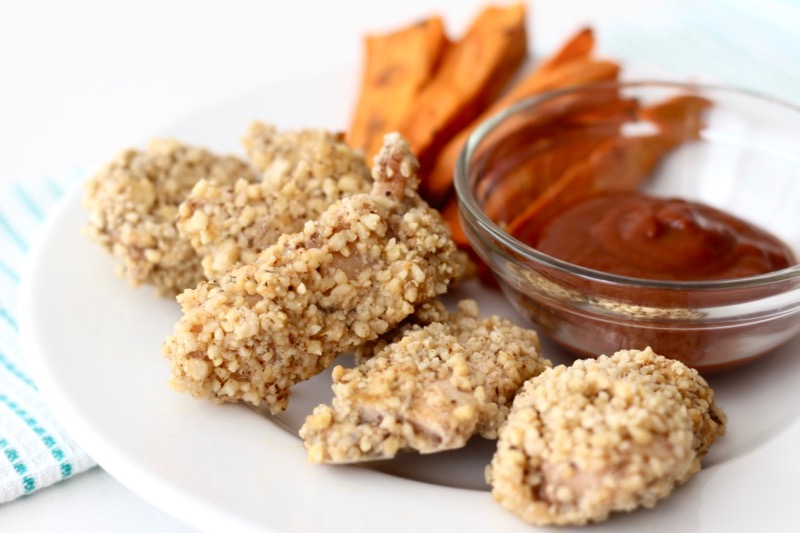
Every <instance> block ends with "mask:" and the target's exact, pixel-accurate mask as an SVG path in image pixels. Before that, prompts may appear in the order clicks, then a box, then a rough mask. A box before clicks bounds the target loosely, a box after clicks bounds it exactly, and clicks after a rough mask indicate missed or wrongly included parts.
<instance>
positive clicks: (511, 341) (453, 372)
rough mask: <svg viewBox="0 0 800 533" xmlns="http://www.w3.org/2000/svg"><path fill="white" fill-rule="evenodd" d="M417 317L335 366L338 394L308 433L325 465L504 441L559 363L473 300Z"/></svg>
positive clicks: (304, 432) (314, 417) (312, 456)
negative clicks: (502, 435)
mask: <svg viewBox="0 0 800 533" xmlns="http://www.w3.org/2000/svg"><path fill="white" fill-rule="evenodd" d="M421 315H422V317H421V321H424V322H428V321H429V320H432V321H430V322H429V323H428V324H427V325H425V326H424V327H423V326H420V325H418V324H411V323H407V324H406V325H405V326H404V327H403V328H401V330H402V331H401V332H400V333H398V334H397V335H395V336H393V337H395V338H394V339H393V340H391V342H389V343H386V344H384V345H383V348H382V349H380V350H378V351H377V353H376V354H375V355H374V357H372V358H370V359H368V360H367V361H366V362H365V363H364V364H362V365H360V366H358V367H356V368H353V369H350V370H345V369H344V368H342V367H341V366H338V367H336V368H335V369H334V370H333V381H334V384H333V391H334V396H335V397H334V400H333V404H332V405H331V406H328V405H320V406H318V407H317V408H316V409H314V412H313V413H312V414H311V415H310V416H309V417H308V418H307V419H306V422H305V424H304V425H303V427H302V428H301V430H300V436H301V437H302V438H303V440H304V441H305V446H306V449H307V450H308V458H309V461H311V462H317V463H350V462H356V461H369V460H375V459H389V458H392V457H394V456H395V455H396V454H397V453H398V452H399V451H404V450H417V451H419V452H421V453H433V452H440V451H445V450H452V449H455V448H460V447H462V446H464V445H465V444H466V443H467V441H468V440H469V439H470V437H472V436H473V435H475V434H480V435H482V436H484V437H486V438H496V436H497V429H498V427H499V426H500V424H501V423H502V422H503V421H504V420H505V418H506V415H507V413H508V408H509V406H510V404H511V401H512V399H513V397H514V395H515V394H516V392H517V390H518V389H519V388H520V386H521V385H522V383H524V382H525V380H527V379H528V378H530V377H532V376H535V375H537V374H539V373H540V372H542V371H543V370H544V369H545V368H547V367H549V366H550V362H549V361H547V360H544V359H541V358H540V357H539V339H538V337H537V335H536V333H535V332H534V331H532V330H529V329H525V328H522V327H519V326H516V325H514V324H513V323H512V322H510V321H508V320H504V319H500V318H498V317H491V318H483V319H481V318H478V305H477V303H475V302H474V301H473V300H464V301H462V302H461V303H460V305H459V310H458V312H456V313H448V312H447V311H446V310H445V309H444V307H443V306H441V304H439V305H436V306H427V307H425V308H423V313H421Z"/></svg>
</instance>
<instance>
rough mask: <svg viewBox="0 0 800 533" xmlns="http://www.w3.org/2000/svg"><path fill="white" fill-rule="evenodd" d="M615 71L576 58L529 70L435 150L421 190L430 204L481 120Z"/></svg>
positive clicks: (610, 65) (444, 189)
mask: <svg viewBox="0 0 800 533" xmlns="http://www.w3.org/2000/svg"><path fill="white" fill-rule="evenodd" d="M618 74H619V65H617V64H616V63H614V62H611V61H599V60H591V59H586V58H580V59H577V60H575V61H570V62H568V63H565V64H563V65H561V66H559V67H557V68H553V69H550V70H546V71H544V72H542V71H540V70H538V69H537V70H535V71H533V72H532V73H531V74H530V75H528V77H527V78H525V79H523V80H522V81H520V82H519V83H518V84H517V85H515V86H514V87H513V88H512V89H511V91H510V92H509V93H508V94H507V95H505V96H504V97H503V98H501V99H500V100H498V101H497V102H496V103H495V104H493V105H492V106H490V107H489V108H488V109H486V110H485V111H484V112H483V113H481V115H480V116H478V117H477V119H475V120H474V121H473V122H472V123H470V125H469V126H467V127H466V128H464V129H463V130H462V131H461V132H459V133H458V134H457V135H455V136H454V137H452V138H451V139H450V140H449V141H448V142H447V144H446V145H445V147H444V148H443V149H442V150H441V151H440V152H439V155H438V157H437V158H436V162H435V164H434V166H433V167H432V169H431V170H430V171H429V172H427V173H424V170H425V169H423V173H424V178H423V184H422V188H423V193H424V194H425V196H426V199H427V200H428V201H429V202H431V203H433V204H436V203H441V201H442V199H443V198H445V197H446V196H447V194H448V193H449V192H450V188H451V187H452V183H453V168H454V166H455V162H456V159H458V154H459V152H460V151H461V147H462V146H463V145H464V143H465V142H466V140H467V137H469V135H470V134H471V133H472V131H473V130H474V129H475V128H476V127H477V126H478V125H479V124H480V123H482V122H483V121H484V120H486V119H488V118H489V117H490V116H492V115H494V114H495V113H497V112H498V111H500V110H501V109H503V108H505V107H507V106H509V105H511V104H513V103H516V102H518V101H520V100H522V99H523V98H527V97H529V96H534V95H536V94H539V93H542V92H545V91H550V90H554V89H559V88H565V87H568V86H572V85H581V84H585V83H592V82H599V81H605V80H613V79H615V78H616V77H617V75H618Z"/></svg>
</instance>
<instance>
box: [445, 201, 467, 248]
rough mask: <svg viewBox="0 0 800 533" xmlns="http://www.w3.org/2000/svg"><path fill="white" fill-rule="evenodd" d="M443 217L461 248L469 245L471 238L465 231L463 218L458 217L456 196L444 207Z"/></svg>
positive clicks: (451, 234)
mask: <svg viewBox="0 0 800 533" xmlns="http://www.w3.org/2000/svg"><path fill="white" fill-rule="evenodd" d="M442 218H443V219H444V221H445V222H446V223H447V225H448V226H449V227H450V236H451V237H453V240H454V241H455V243H456V244H457V245H458V246H459V247H461V248H468V247H469V240H468V239H467V235H466V234H465V233H464V228H462V227H461V219H459V218H458V202H457V201H456V198H455V197H452V198H451V199H450V201H449V202H448V203H447V204H446V205H445V206H444V207H443V208H442Z"/></svg>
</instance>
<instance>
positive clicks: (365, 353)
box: [353, 300, 450, 365]
mask: <svg viewBox="0 0 800 533" xmlns="http://www.w3.org/2000/svg"><path fill="white" fill-rule="evenodd" d="M449 318H450V312H449V311H448V310H447V308H446V307H445V306H444V304H443V303H442V302H440V301H439V300H431V301H430V302H425V303H424V304H422V305H420V306H419V307H418V308H417V309H416V311H414V313H412V314H410V315H408V316H407V317H406V318H405V320H403V321H402V322H400V324H398V325H397V327H395V328H394V329H391V330H389V331H387V332H386V333H385V334H384V335H381V336H380V337H378V338H377V339H375V340H374V341H370V342H365V343H364V344H362V345H361V346H356V348H355V350H353V354H354V355H355V360H356V364H357V365H360V364H363V363H365V362H366V361H367V360H368V359H370V358H372V357H373V356H374V355H376V354H378V353H380V352H381V351H383V350H384V349H385V348H386V347H387V346H388V345H389V344H392V343H394V342H397V341H399V340H400V339H402V338H403V336H404V335H405V334H406V332H408V330H410V329H412V328H417V327H425V326H427V325H428V324H432V323H434V322H445V321H447V320H448V319H449Z"/></svg>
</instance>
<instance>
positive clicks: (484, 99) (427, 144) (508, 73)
mask: <svg viewBox="0 0 800 533" xmlns="http://www.w3.org/2000/svg"><path fill="white" fill-rule="evenodd" d="M527 46H528V41H527V32H526V29H525V6H524V5H523V4H516V5H511V6H508V7H488V8H486V9H484V10H483V12H481V13H480V14H479V15H478V17H477V18H476V19H475V21H474V22H473V24H472V26H471V27H470V28H469V30H468V31H467V33H466V34H465V35H464V37H463V38H462V39H460V40H458V41H456V42H455V43H453V44H452V45H451V46H449V47H448V48H447V50H446V51H445V53H444V56H443V57H442V60H441V62H440V64H439V67H438V69H437V70H436V73H435V74H434V76H433V78H432V79H431V80H430V82H429V83H428V84H427V85H425V87H424V88H423V89H422V91H421V92H420V93H419V95H418V97H417V98H416V99H415V101H414V105H413V108H412V109H410V110H409V111H408V112H407V114H406V116H405V118H404V119H403V121H402V122H401V123H400V126H399V128H398V130H399V131H400V133H401V134H402V135H403V136H404V137H405V138H406V139H408V141H409V143H410V144H411V149H412V151H413V152H414V153H415V154H416V155H417V158H418V159H419V161H420V166H421V168H422V169H425V168H427V167H428V166H429V165H431V164H432V161H433V157H434V156H435V155H436V154H437V153H438V152H439V150H440V149H441V148H442V147H443V146H444V144H445V143H446V142H447V141H448V140H449V139H450V138H451V137H452V136H453V135H455V134H456V133H458V132H459V131H460V130H461V129H462V128H464V127H465V126H467V125H468V124H469V123H470V122H471V121H472V120H473V119H474V118H475V117H477V116H478V115H479V114H480V113H481V112H482V111H483V110H484V109H486V107H488V106H489V105H490V104H491V103H492V102H493V101H494V100H495V99H496V98H497V96H498V94H499V93H500V91H501V90H502V89H503V88H504V87H505V86H506V84H507V83H508V81H509V80H510V79H511V78H512V77H513V76H514V75H515V73H516V72H517V69H518V68H519V66H520V64H521V63H522V61H523V60H524V58H525V56H526V54H527ZM423 171H424V170H423Z"/></svg>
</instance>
